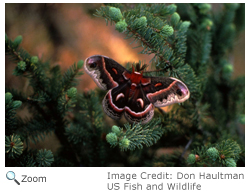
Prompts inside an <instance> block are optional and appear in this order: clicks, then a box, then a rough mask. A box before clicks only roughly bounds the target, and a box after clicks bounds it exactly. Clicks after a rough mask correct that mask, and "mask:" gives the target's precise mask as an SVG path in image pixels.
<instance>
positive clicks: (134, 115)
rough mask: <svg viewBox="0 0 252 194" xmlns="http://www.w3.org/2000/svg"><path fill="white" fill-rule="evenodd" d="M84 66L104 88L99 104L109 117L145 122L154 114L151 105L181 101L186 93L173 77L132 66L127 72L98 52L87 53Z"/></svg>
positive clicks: (186, 89) (160, 105) (156, 105)
mask: <svg viewBox="0 0 252 194" xmlns="http://www.w3.org/2000/svg"><path fill="white" fill-rule="evenodd" d="M84 70H85V71H86V72H87V73H88V74H89V75H90V76H91V77H92V79H93V80H94V81H95V83H96V84H97V86H99V88H101V89H103V90H108V92H107V94H106V96H105V97H104V99H103V102H102V105H103V109H104V112H105V113H106V114H107V115H108V116H110V117H111V118H113V119H120V118H121V117H122V115H123V114H124V116H125V118H126V119H127V120H128V121H129V122H130V123H133V122H137V123H138V122H141V123H142V124H145V123H148V122H149V121H150V120H151V119H152V117H153V116H154V107H163V106H168V105H170V104H173V103H181V102H184V101H185V100H187V99H188V98H189V96H190V92H189V90H188V88H187V86H186V85H185V84H184V83H183V82H182V81H180V80H178V79H176V78H173V77H150V76H143V73H139V72H136V71H135V69H134V66H132V72H130V71H128V70H127V69H125V68H124V67H123V66H121V65H120V64H119V63H117V62H116V61H114V60H113V59H110V58H108V57H105V56H102V55H93V56H91V57H88V58H87V59H86V60H85V64H84Z"/></svg>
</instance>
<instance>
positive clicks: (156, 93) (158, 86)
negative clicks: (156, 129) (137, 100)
mask: <svg viewBox="0 0 252 194" xmlns="http://www.w3.org/2000/svg"><path fill="white" fill-rule="evenodd" d="M143 90H144V92H145V94H146V97H147V98H148V99H149V101H150V102H151V103H152V104H153V105H154V106H155V107H163V106H168V105H171V104H174V103H181V102H184V101H185V100H187V99H188V98H189V97H190V92H189V90H188V88H187V86H186V85H185V84H184V83H183V82H182V81H180V80H178V79H176V78H173V77H151V83H150V84H149V85H146V86H143Z"/></svg>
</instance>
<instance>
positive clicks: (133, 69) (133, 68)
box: [132, 65, 135, 73]
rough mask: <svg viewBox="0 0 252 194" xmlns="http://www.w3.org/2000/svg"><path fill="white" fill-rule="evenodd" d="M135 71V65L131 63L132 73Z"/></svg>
mask: <svg viewBox="0 0 252 194" xmlns="http://www.w3.org/2000/svg"><path fill="white" fill-rule="evenodd" d="M134 72H135V67H134V66H133V65H132V73H134Z"/></svg>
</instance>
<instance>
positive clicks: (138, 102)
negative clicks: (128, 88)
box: [124, 85, 154, 124]
mask: <svg viewBox="0 0 252 194" xmlns="http://www.w3.org/2000/svg"><path fill="white" fill-rule="evenodd" d="M124 116H125V118H126V119H127V120H128V121H129V122H130V123H134V122H136V123H138V122H141V123H142V124H145V123H148V122H149V121H150V120H151V119H152V117H153V116H154V106H153V104H152V103H151V102H150V101H149V99H148V98H147V97H146V95H145V93H144V91H143V89H142V86H141V85H140V86H138V87H136V88H135V89H134V92H133V94H132V95H131V97H130V98H129V100H128V102H127V104H126V106H125V111H124Z"/></svg>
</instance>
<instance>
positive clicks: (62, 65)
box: [4, 3, 247, 190]
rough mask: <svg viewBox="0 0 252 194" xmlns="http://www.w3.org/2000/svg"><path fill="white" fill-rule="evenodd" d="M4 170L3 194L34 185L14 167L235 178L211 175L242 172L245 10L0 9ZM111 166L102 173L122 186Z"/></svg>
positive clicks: (150, 6)
mask: <svg viewBox="0 0 252 194" xmlns="http://www.w3.org/2000/svg"><path fill="white" fill-rule="evenodd" d="M4 163H5V164H4V165H5V168H7V167H8V169H6V172H5V174H6V173H7V174H6V177H7V179H9V180H14V181H15V182H16V183H10V184H12V185H14V184H15V185H17V184H21V185H22V184H24V183H22V182H25V181H26V182H27V181H28V182H29V180H31V182H32V181H33V182H39V181H42V182H43V181H44V182H45V178H43V176H42V174H41V177H39V176H37V178H36V179H35V178H34V177H33V178H32V177H29V175H28V174H26V175H25V174H22V178H21V177H19V178H17V179H15V173H14V172H15V168H14V167H49V170H48V168H45V169H46V170H48V171H50V169H52V170H59V168H53V167H154V168H151V169H153V170H154V169H158V168H155V167H174V168H175V167H186V168H183V169H184V170H186V169H187V167H188V170H189V169H191V170H192V171H193V169H197V168H195V167H219V168H218V170H219V171H218V172H216V173H215V172H213V173H212V174H209V173H208V171H201V172H200V174H199V175H198V174H197V175H196V177H193V175H194V174H186V173H185V172H182V171H180V172H176V176H177V179H180V178H181V179H182V178H183V179H184V178H185V179H187V178H188V179H190V180H193V179H194V178H199V179H244V174H241V173H240V171H238V170H237V171H236V173H234V171H232V173H231V172H230V173H228V172H227V171H225V170H222V169H224V168H223V167H243V168H239V169H245V3H5V160H4ZM246 165H247V164H246ZM9 167H12V168H9ZM191 167H192V168H191ZM12 169H14V170H12ZM18 169H19V168H18ZM27 169H28V170H29V169H30V168H27ZM35 169H41V168H35ZM60 169H68V168H60ZM73 169H76V168H73ZM78 169H79V168H78ZM85 169H89V168H83V169H82V172H84V171H85ZM91 169H92V168H91ZM99 169H102V168H99ZM109 169H110V168H106V169H105V170H107V171H108V170H109ZM113 169H114V168H113ZM116 169H117V170H116ZM119 169H120V168H115V170H113V171H109V172H107V171H106V172H105V173H104V174H103V175H102V176H103V177H106V181H108V179H116V180H117V179H124V181H126V182H127V179H128V178H129V179H131V180H133V179H134V174H133V171H130V172H131V173H130V175H127V174H125V173H122V171H119ZM129 169H131V168H128V169H125V170H124V171H123V172H127V171H128V170H129ZM160 169H161V168H160ZM163 169H164V168H163ZM175 169H176V168H175ZM204 169H206V170H208V169H210V168H204ZM229 169H230V168H229ZM69 170H70V169H69ZM7 171H8V172H7ZM42 171H43V168H42V170H41V171H40V172H42ZM167 171H169V170H168V168H167V169H166V170H162V171H156V174H152V175H150V174H151V173H150V172H148V171H141V172H139V173H137V174H136V177H138V178H140V177H141V179H146V180H147V179H151V178H152V179H155V177H159V178H160V179H169V178H170V176H172V175H170V174H169V173H168V172H167ZM189 175H192V177H190V176H189ZM19 176H21V175H19ZM6 177H5V179H6ZM153 177H154V178H153ZM173 177H174V176H173ZM159 178H157V179H159ZM7 179H6V182H7ZM48 179H49V178H48ZM48 179H47V181H48ZM104 179H105V178H104ZM174 179H175V177H174ZM116 180H114V181H116ZM14 181H13V182H14ZM149 181H150V180H149ZM8 182H10V181H8ZM193 182H194V181H193ZM193 182H192V183H191V182H190V184H189V183H185V187H186V188H187V190H193V189H192V188H194V190H196V189H195V188H198V190H200V189H199V186H197V184H195V185H194V183H193ZM105 184H106V185H105V186H104V187H105V188H106V189H107V190H117V188H118V189H119V185H117V184H116V183H115V184H111V185H107V182H106V183H105ZM127 184H128V185H126V186H125V185H124V186H125V188H126V189H125V190H127V189H128V188H129V189H130V190H136V189H137V185H133V184H132V185H130V181H129V182H127ZM139 184H140V183H139ZM183 184H184V183H183ZM162 186H163V185H162ZM143 187H144V186H143ZM158 187H159V186H157V187H156V189H158ZM164 187H165V186H164ZM171 187H172V188H173V187H174V189H172V190H176V188H178V189H177V190H183V185H182V183H181V185H180V184H179V183H178V184H177V185H172V186H169V185H168V189H169V190H170V188H171ZM202 187H203V186H202ZM120 188H121V189H122V187H120ZM139 188H141V187H138V189H139ZM144 188H147V190H149V189H148V186H147V187H144ZM144 188H142V189H141V190H144ZM151 188H152V187H151ZM160 188H161V186H160ZM181 188H182V189H181ZM152 189H153V188H152ZM159 190H161V189H159ZM164 190H165V189H164ZM166 190H167V188H166Z"/></svg>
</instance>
